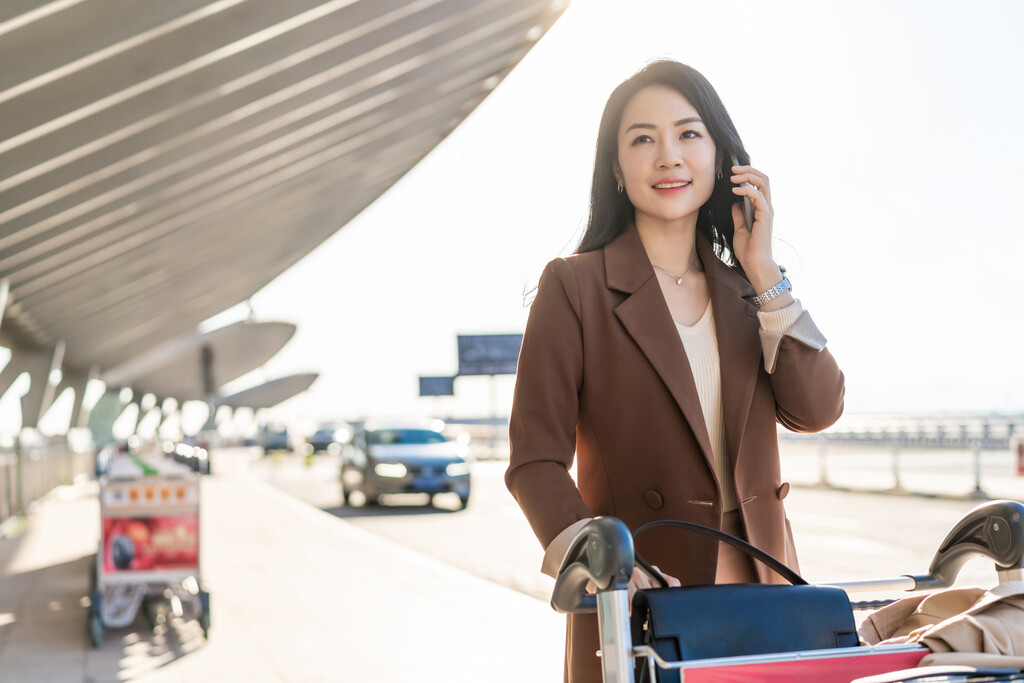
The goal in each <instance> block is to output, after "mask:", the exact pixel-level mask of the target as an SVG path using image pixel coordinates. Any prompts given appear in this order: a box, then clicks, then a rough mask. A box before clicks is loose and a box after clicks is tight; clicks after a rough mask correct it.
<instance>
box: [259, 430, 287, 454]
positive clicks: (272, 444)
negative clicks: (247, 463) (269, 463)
mask: <svg viewBox="0 0 1024 683" xmlns="http://www.w3.org/2000/svg"><path fill="white" fill-rule="evenodd" d="M260 446H262V447H263V453H264V454H267V453H270V452H271V451H290V450H292V437H291V434H289V433H288V428H287V427H282V426H273V425H268V426H265V427H264V428H263V430H262V431H261V432H260Z"/></svg>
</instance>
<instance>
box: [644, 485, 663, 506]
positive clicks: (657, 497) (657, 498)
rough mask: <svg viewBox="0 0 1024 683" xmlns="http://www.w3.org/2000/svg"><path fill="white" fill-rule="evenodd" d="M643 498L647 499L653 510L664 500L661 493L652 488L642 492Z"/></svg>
mask: <svg viewBox="0 0 1024 683" xmlns="http://www.w3.org/2000/svg"><path fill="white" fill-rule="evenodd" d="M644 500H645V501H647V504H648V505H650V506H651V507H652V508H654V509H655V510H657V509H658V508H660V507H661V506H662V505H663V504H664V503H665V501H663V500H662V499H661V494H660V493H658V492H657V491H655V490H653V489H652V490H650V491H648V492H647V493H645V494H644Z"/></svg>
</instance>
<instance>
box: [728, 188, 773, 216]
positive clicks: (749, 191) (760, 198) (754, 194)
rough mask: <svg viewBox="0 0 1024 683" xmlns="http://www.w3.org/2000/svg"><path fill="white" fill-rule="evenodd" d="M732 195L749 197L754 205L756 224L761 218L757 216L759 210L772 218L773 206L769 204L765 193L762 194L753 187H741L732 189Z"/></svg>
mask: <svg viewBox="0 0 1024 683" xmlns="http://www.w3.org/2000/svg"><path fill="white" fill-rule="evenodd" d="M732 193H733V194H735V195H739V196H741V197H744V196H745V197H748V198H749V199H750V203H751V204H753V205H754V213H755V215H754V222H755V223H756V222H757V221H758V219H760V218H761V217H760V216H758V215H756V214H757V211H758V210H761V211H764V212H766V213H767V214H768V216H769V217H770V216H771V215H772V207H771V204H769V203H768V200H767V198H765V196H764V193H762V192H761V190H759V189H758V188H757V187H755V186H753V185H740V186H739V187H734V188H732Z"/></svg>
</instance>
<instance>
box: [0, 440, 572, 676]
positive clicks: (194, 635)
mask: <svg viewBox="0 0 1024 683" xmlns="http://www.w3.org/2000/svg"><path fill="white" fill-rule="evenodd" d="M225 454H226V452H221V453H218V454H215V455H214V457H216V456H217V455H222V456H224V455H225ZM236 455H237V454H236ZM245 462H246V459H245V458H242V457H236V459H235V463H236V464H237V465H238V467H237V469H236V468H232V469H233V470H234V471H230V472H223V471H221V473H219V474H214V475H211V476H208V477H205V478H204V479H203V485H202V506H203V512H202V525H203V526H202V537H203V540H202V545H201V553H202V573H203V576H202V580H203V584H204V587H205V588H206V589H208V590H209V591H210V593H211V607H210V615H211V622H212V627H211V636H210V640H209V641H204V640H203V637H202V633H201V631H200V629H199V626H198V624H197V623H195V622H194V621H189V622H183V621H181V620H180V619H174V618H171V619H169V620H168V622H167V623H165V624H161V625H158V626H157V627H156V628H155V629H152V630H151V629H150V628H149V625H148V623H147V622H146V621H145V619H144V617H143V616H142V615H141V614H140V615H139V616H138V618H137V619H136V621H135V622H134V623H133V624H132V625H131V626H130V627H128V628H126V629H113V630H109V631H107V633H106V637H105V642H104V644H103V647H102V648H100V649H98V650H94V649H92V647H91V646H90V645H89V641H88V636H87V631H86V610H87V605H88V597H87V596H88V590H89V579H88V576H89V567H90V563H91V562H92V561H93V558H94V556H95V552H96V545H97V543H98V539H99V503H98V500H97V486H96V483H95V482H81V483H78V484H76V485H74V486H68V487H61V488H59V489H57V490H56V491H54V492H53V493H52V494H50V495H49V496H48V497H47V498H46V499H44V500H43V501H41V502H40V503H39V505H37V507H36V509H35V511H34V513H33V514H32V515H31V517H30V519H29V520H28V523H27V524H26V525H24V528H23V529H21V531H20V533H15V535H14V537H13V538H3V539H0V566H2V567H3V574H2V580H0V682H2V683H15V682H16V683H22V682H26V681H30V682H32V683H35V682H37V681H38V682H43V681H54V682H60V683H68V682H76V681H81V682H83V683H100V682H106V681H111V682H114V681H135V680H145V681H154V682H161V683H163V682H179V681H180V682H189V683H191V682H195V681H247V682H248V681H274V682H277V681H288V682H292V681H344V682H346V683H361V682H363V681H366V682H368V683H370V682H372V683H390V682H392V681H393V682H395V683H399V682H401V683H409V682H410V681H416V682H417V683H422V682H431V681H446V682H447V681H480V680H487V681H489V682H497V683H501V682H503V681H509V682H512V681H515V682H516V683H521V682H522V681H545V680H555V679H557V678H558V676H559V675H560V673H559V672H560V671H561V668H562V648H563V642H564V640H563V639H564V630H565V626H564V618H563V617H561V616H560V615H557V614H555V613H554V612H553V611H552V610H551V608H550V606H549V605H547V604H545V603H544V602H541V601H539V600H536V599H534V598H531V597H528V596H526V595H523V594H521V593H518V592H516V591H513V590H511V589H508V588H505V587H503V586H499V585H497V584H494V583H491V582H488V581H485V580H483V579H480V578H477V577H475V576H473V575H471V574H468V573H466V572H463V571H461V570H458V569H455V568H453V567H451V566H449V565H446V564H444V563H442V562H439V561H437V560H435V559H433V558H429V557H427V556H425V555H422V554H420V553H417V552H414V551H411V550H408V549H406V548H404V547H402V546H399V545H397V544H394V543H391V542H389V541H386V540H383V539H381V538H379V537H377V536H375V535H373V534H370V533H368V532H365V531H363V530H361V529H358V528H357V527H355V526H353V525H351V524H348V523H346V522H344V521H343V520H339V519H337V518H335V517H333V516H331V515H330V514H328V513H326V512H323V511H321V510H318V509H316V508H313V507H310V506H308V505H305V504H304V503H301V502H299V501H297V500H295V499H293V498H291V497H289V496H288V495H286V494H284V493H281V492H279V491H277V490H276V489H274V488H272V487H270V486H269V485H267V484H264V483H262V482H260V481H258V480H256V479H254V478H253V477H251V476H248V475H247V474H246V473H245V468H244V464H245Z"/></svg>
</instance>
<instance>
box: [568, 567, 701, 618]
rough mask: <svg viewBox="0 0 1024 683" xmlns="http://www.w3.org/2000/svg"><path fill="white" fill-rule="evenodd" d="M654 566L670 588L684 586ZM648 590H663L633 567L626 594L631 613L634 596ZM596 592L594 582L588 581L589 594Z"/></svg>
mask: <svg viewBox="0 0 1024 683" xmlns="http://www.w3.org/2000/svg"><path fill="white" fill-rule="evenodd" d="M652 566H653V567H654V568H655V569H656V570H657V571H658V572H659V573H660V574H661V575H662V576H664V577H665V580H666V581H668V585H669V587H677V586H681V585H682V584H681V583H680V582H679V579H677V578H676V577H674V576H669V575H668V574H666V573H665V572H662V571H661V570H660V569H658V566H657V565H652ZM648 588H661V584H660V583H658V582H657V581H655V580H654V579H652V578H651V577H650V576H648V574H647V572H645V571H644V570H643V569H641V568H640V567H633V575H632V576H631V577H629V588H628V591H627V593H626V599H627V600H628V601H629V611H630V613H632V611H633V595H634V594H635V593H636V592H637V591H638V590H647V589H648ZM594 592H595V586H594V582H593V581H588V582H587V593H589V594H591V595H593V594H594Z"/></svg>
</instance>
